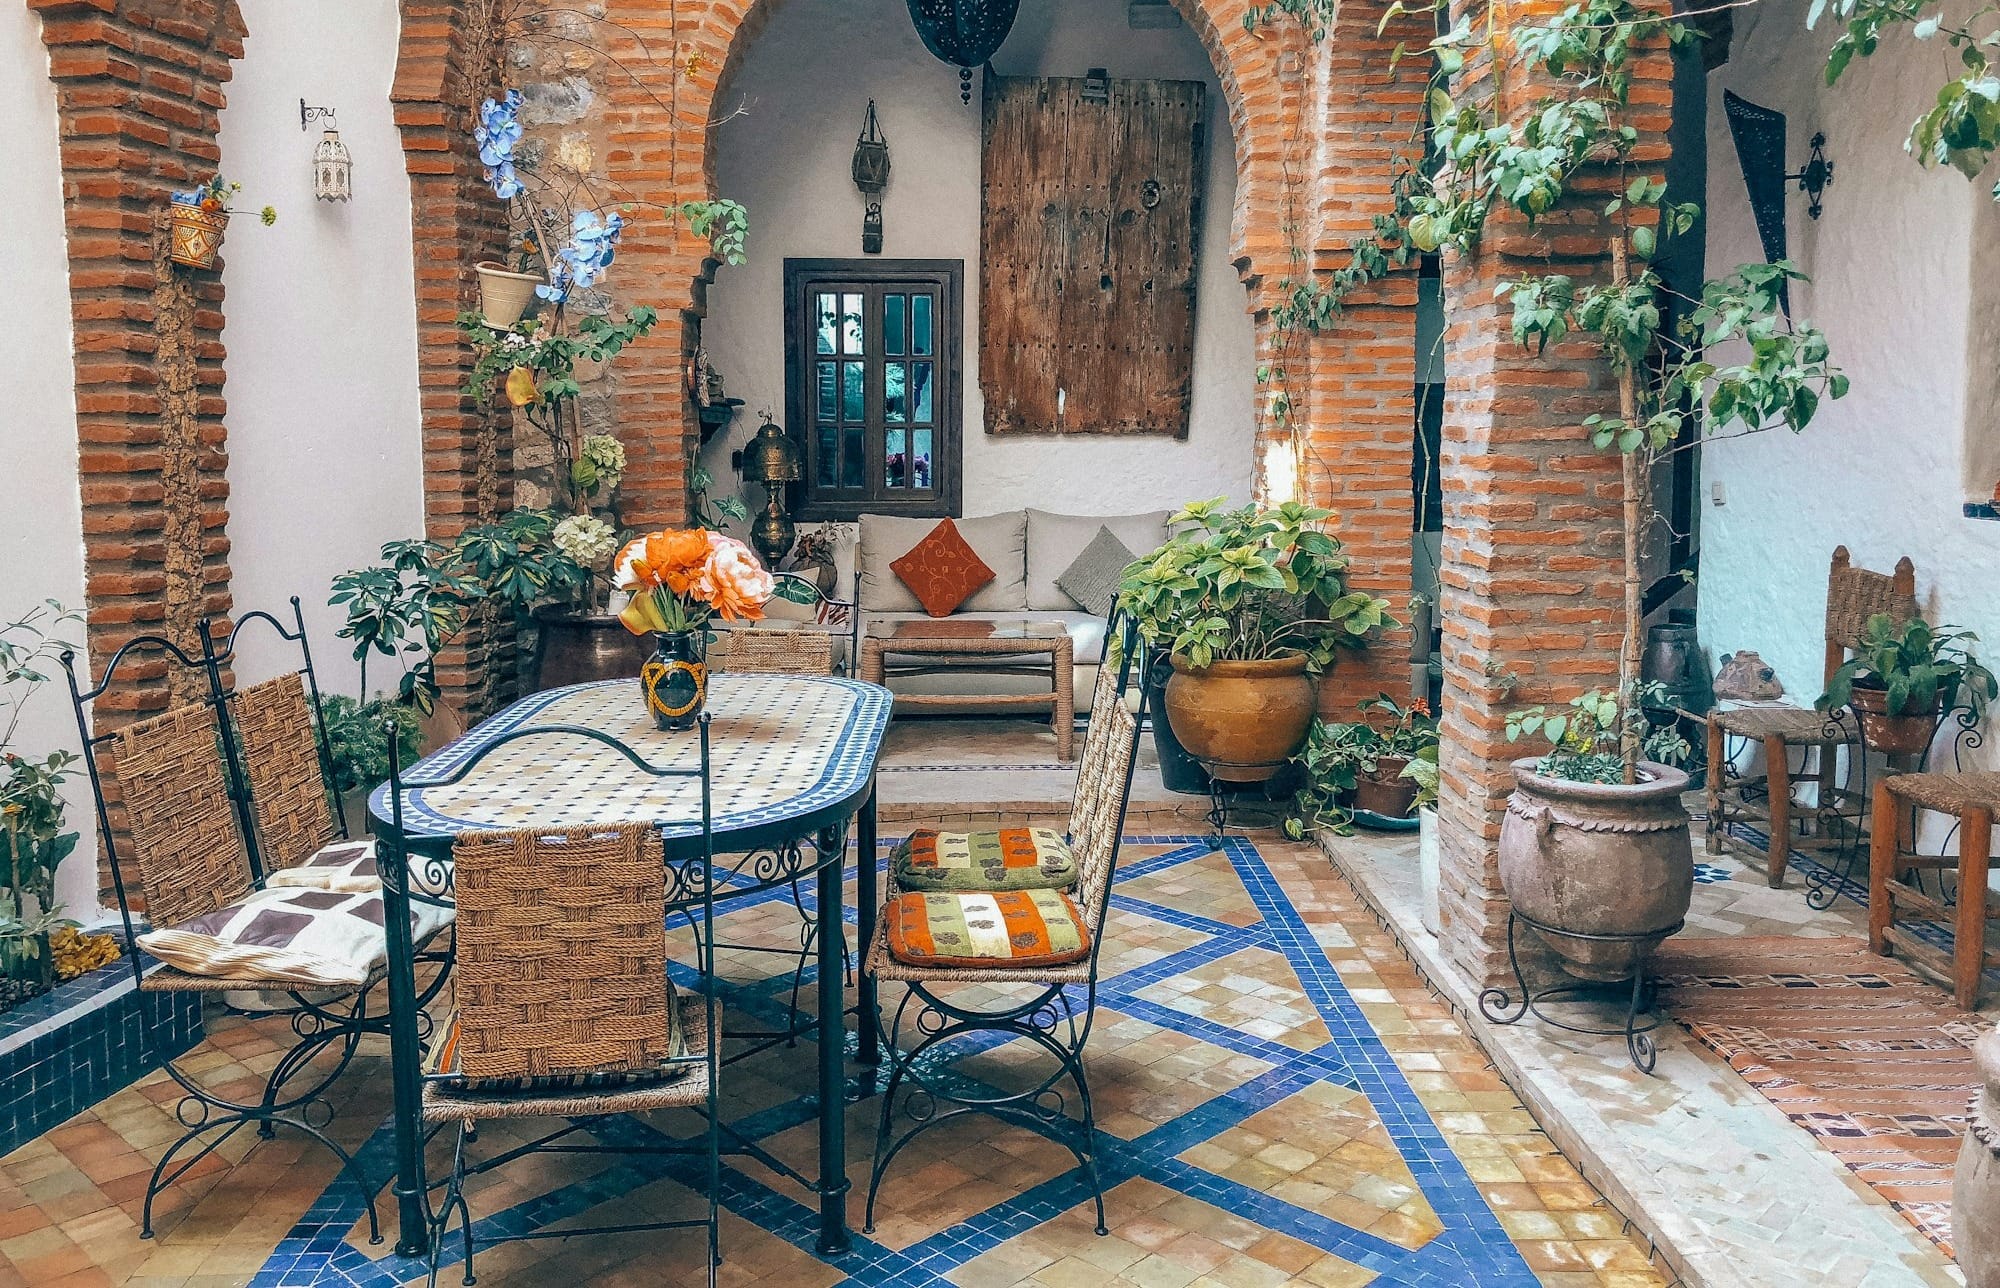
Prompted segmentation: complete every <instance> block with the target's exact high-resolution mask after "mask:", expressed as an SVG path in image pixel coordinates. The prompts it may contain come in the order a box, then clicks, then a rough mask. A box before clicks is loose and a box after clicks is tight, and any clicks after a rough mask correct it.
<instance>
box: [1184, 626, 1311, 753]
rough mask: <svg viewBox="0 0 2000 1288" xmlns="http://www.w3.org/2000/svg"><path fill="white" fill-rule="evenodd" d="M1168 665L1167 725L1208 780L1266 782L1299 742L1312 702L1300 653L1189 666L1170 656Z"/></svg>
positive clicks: (1309, 715)
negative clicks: (1205, 771) (1170, 670)
mask: <svg viewBox="0 0 2000 1288" xmlns="http://www.w3.org/2000/svg"><path fill="white" fill-rule="evenodd" d="M1172 665H1173V676H1172V678H1170V679H1169V680H1168V681H1167V687H1166V707H1167V720H1168V723H1170V724H1171V725H1172V726H1173V731H1174V736H1175V737H1177V738H1178V739H1180V742H1181V745H1182V746H1184V747H1186V748H1187V750H1188V753H1189V754H1190V755H1192V756H1194V757H1195V758H1196V759H1197V760H1199V761H1201V762H1202V765H1203V767H1204V768H1206V769H1207V770H1208V772H1209V773H1210V774H1211V775H1213V776H1214V777H1215V778H1217V779H1220V780H1221V781H1223V782H1227V783H1261V782H1266V781H1268V780H1269V779H1270V778H1272V777H1273V776H1274V775H1275V774H1276V773H1277V772H1278V770H1279V769H1281V768H1283V767H1284V764H1285V762H1286V761H1287V760H1289V759H1290V758H1291V755H1292V753H1293V752H1295V751H1297V750H1298V749H1299V744H1300V743H1302V742H1304V741H1305V737H1306V730H1307V729H1309V728H1311V726H1312V718H1313V712H1314V710H1315V708H1316V707H1317V705H1318V699H1317V693H1316V689H1315V686H1314V684H1313V679H1312V677H1311V676H1310V675H1308V674H1306V659H1305V657H1304V656H1303V655H1301V656H1298V657H1276V658H1260V659H1256V660H1250V661H1220V662H1215V663H1212V664H1211V665H1209V666H1206V667H1196V666H1195V665H1194V664H1193V663H1191V662H1189V661H1188V659H1187V658H1186V657H1184V656H1182V655H1180V654H1178V653H1177V654H1175V655H1174V657H1173V662H1172Z"/></svg>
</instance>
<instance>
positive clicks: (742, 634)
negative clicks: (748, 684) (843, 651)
mask: <svg viewBox="0 0 2000 1288" xmlns="http://www.w3.org/2000/svg"><path fill="white" fill-rule="evenodd" d="M833 639H834V637H833V636H831V635H829V634H827V633H826V632H825V631H807V630H786V629H783V628H781V627H758V628H756V629H754V630H733V631H717V632H716V636H715V642H714V643H712V644H710V645H709V646H708V665H709V667H710V669H711V670H716V671H735V672H738V673H739V674H743V675H832V674H833V673H834V666H833Z"/></svg>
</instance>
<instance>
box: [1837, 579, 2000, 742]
mask: <svg viewBox="0 0 2000 1288" xmlns="http://www.w3.org/2000/svg"><path fill="white" fill-rule="evenodd" d="M1978 642H1979V637H1978V636H1977V635H1974V634H1973V633H1972V632H1971V631H1962V630H1959V629H1958V628H1957V627H1955V626H1946V627H1943V628H1942V629H1938V630H1933V629H1932V628H1931V626H1930V624H1929V623H1928V622H1926V621H1924V620H1923V619H1922V618H1916V619H1914V620H1911V621H1907V622H1898V621H1896V619H1895V618H1893V617H1891V616H1890V615H1889V614H1887V613H1876V614H1875V615H1874V616H1872V617H1870V618H1869V619H1868V625H1867V626H1866V628H1865V629H1864V630H1863V631H1862V635H1861V639H1860V640H1859V641H1857V643H1856V645H1855V649H1854V656H1853V657H1851V658H1849V659H1848V660H1847V661H1845V662H1843V663H1842V664H1841V665H1840V667H1839V669H1838V670H1836V671H1835V672H1834V673H1833V678H1832V679H1830V680H1828V681H1827V685H1826V692H1825V693H1823V694H1821V695H1820V698H1819V701H1818V702H1817V703H1815V704H1814V705H1815V706H1817V707H1818V708H1819V709H1820V710H1821V711H1838V710H1839V709H1841V708H1842V707H1851V708H1853V710H1854V713H1855V714H1856V715H1857V716H1859V717H1860V720H1861V738H1862V741H1863V742H1865V743H1867V744H1868V745H1869V746H1870V747H1872V748H1874V749H1875V750H1876V751H1879V752H1883V753H1885V754H1889V755H1919V754H1921V753H1922V752H1923V751H1925V750H1926V749H1927V748H1929V746H1930V745H1931V738H1932V736H1933V735H1934V734H1936V732H1937V726H1938V720H1939V718H1940V716H1941V715H1942V714H1943V712H1944V710H1945V708H1946V707H1948V706H1950V705H1951V704H1952V703H1954V702H1956V701H1958V699H1959V695H1960V693H1961V692H1962V693H1963V694H1964V700H1965V701H1966V703H1967V704H1968V705H1969V706H1970V707H1971V710H1972V714H1973V716H1974V717H1977V716H1979V715H1980V714H1981V713H1983V712H1984V711H1985V710H1986V703H1987V702H1988V700H1990V699H1991V698H1992V697H1993V673H1992V672H1991V671H1989V670H1987V669H1986V668H1985V667H1983V666H1981V665H1980V664H1979V662H1978V659H1976V658H1975V657H1973V655H1972V650H1971V649H1970V648H1969V647H1967V646H1968V645H1971V644H1976V643H1978Z"/></svg>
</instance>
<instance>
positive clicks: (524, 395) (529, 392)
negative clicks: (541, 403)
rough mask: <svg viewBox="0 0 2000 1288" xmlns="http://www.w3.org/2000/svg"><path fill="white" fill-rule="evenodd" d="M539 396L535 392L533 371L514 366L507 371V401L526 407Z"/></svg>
mask: <svg viewBox="0 0 2000 1288" xmlns="http://www.w3.org/2000/svg"><path fill="white" fill-rule="evenodd" d="M540 397H541V395H540V394H538V393H536V392H535V373H534V372H532V371H530V370H529V369H528V368H526V367H516V368H514V369H513V370H512V371H510V372H508V373H507V401H508V402H510V403H513V404H514V405H515V406H516V407H526V406H527V405H528V404H529V403H532V402H534V401H536V400H537V399H539V398H540Z"/></svg>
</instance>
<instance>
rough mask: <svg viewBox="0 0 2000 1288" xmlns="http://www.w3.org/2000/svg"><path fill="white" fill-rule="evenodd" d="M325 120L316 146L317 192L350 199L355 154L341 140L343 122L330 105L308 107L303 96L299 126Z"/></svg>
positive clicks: (329, 197)
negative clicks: (340, 123) (336, 116)
mask: <svg viewBox="0 0 2000 1288" xmlns="http://www.w3.org/2000/svg"><path fill="white" fill-rule="evenodd" d="M315 120H321V121H325V122H326V125H325V127H324V128H323V129H322V130H321V131H320V136H319V143H318V145H317V146H315V147H314V148H313V196H315V197H317V198H319V200H321V201H347V200H349V199H350V198H352V197H353V196H354V156H353V154H352V153H350V152H349V151H348V150H347V145H346V144H345V143H342V142H341V141H340V128H339V122H338V121H337V120H336V119H335V118H334V115H333V109H332V108H330V107H307V106H306V101H305V100H304V99H300V100H299V129H301V130H304V129H306V128H307V127H308V126H310V125H311V124H312V122H313V121H315Z"/></svg>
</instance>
